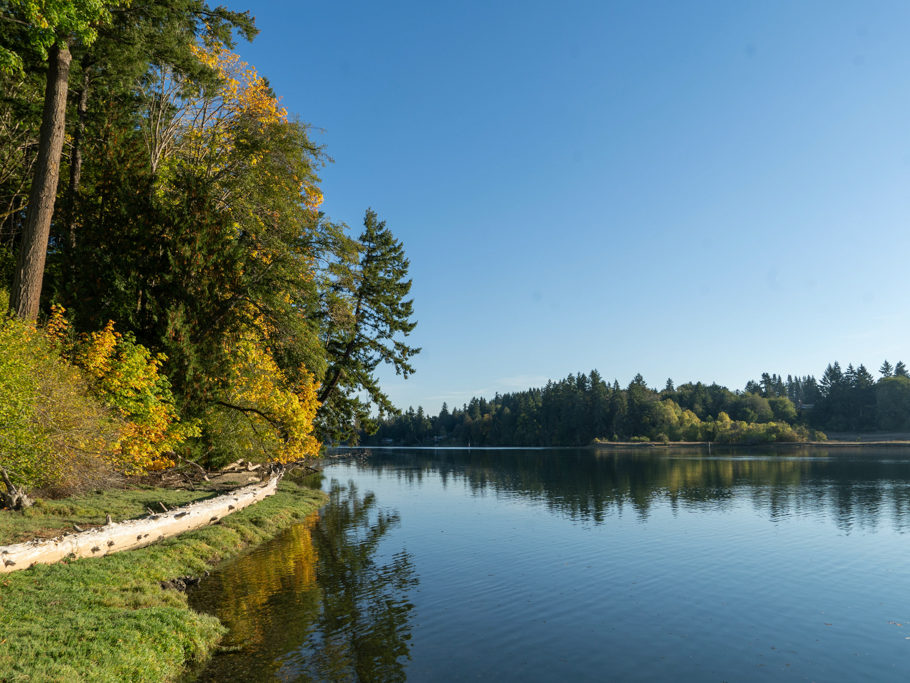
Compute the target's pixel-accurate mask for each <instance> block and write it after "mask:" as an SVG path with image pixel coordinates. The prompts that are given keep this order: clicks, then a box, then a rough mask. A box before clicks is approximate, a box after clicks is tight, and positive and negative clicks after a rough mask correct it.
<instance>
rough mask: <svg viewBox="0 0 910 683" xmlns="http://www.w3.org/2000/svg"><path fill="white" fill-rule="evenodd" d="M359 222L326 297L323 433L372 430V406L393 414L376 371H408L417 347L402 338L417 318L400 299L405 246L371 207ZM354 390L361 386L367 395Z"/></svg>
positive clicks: (404, 287) (406, 286)
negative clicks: (349, 253) (352, 253)
mask: <svg viewBox="0 0 910 683" xmlns="http://www.w3.org/2000/svg"><path fill="white" fill-rule="evenodd" d="M363 227H364V229H363V232H362V233H361V235H360V238H359V240H358V244H357V252H359V253H358V254H357V256H356V257H355V259H352V261H350V262H348V263H345V259H340V260H339V261H336V262H335V263H334V264H332V265H333V266H335V268H334V270H333V271H332V272H331V273H330V274H329V283H328V290H329V292H330V294H331V295H332V296H331V297H330V298H327V304H326V305H327V306H329V307H330V308H331V310H330V311H328V312H327V314H326V315H325V320H326V321H327V322H326V329H325V331H324V339H325V348H326V352H327V354H328V363H329V366H328V370H327V371H326V373H325V377H324V380H323V384H322V388H321V390H320V393H319V402H320V403H321V404H322V407H321V408H320V412H319V414H318V419H319V424H320V431H321V435H322V437H323V438H333V439H337V440H343V439H356V437H357V433H358V428H361V427H362V428H364V430H365V431H367V432H368V433H370V432H372V431H375V421H374V420H373V419H372V418H371V417H370V407H371V406H373V405H375V407H376V408H377V410H378V412H379V416H380V417H382V416H384V415H386V414H396V413H397V410H396V408H395V406H393V405H392V402H391V401H390V400H389V397H388V396H387V395H386V394H385V393H384V392H383V391H382V390H381V389H380V387H379V383H378V380H377V378H376V376H375V374H374V373H375V370H376V368H377V367H378V366H379V364H380V363H386V364H389V365H391V366H393V367H394V368H395V372H396V373H397V374H400V375H403V376H404V377H405V378H407V377H408V376H409V375H410V374H411V373H412V372H414V368H413V367H412V366H411V363H410V359H411V357H412V356H414V355H415V354H417V353H419V352H420V349H419V348H415V347H412V346H409V345H408V344H407V343H406V341H405V339H404V338H405V337H407V336H408V335H409V334H410V333H411V331H412V330H413V329H414V327H415V326H416V325H417V323H416V321H412V320H411V316H412V315H413V309H414V303H413V300H411V299H407V298H406V297H407V296H408V294H409V293H410V291H411V280H409V279H406V278H407V274H408V267H409V265H410V263H409V261H408V259H407V258H406V257H405V254H404V246H403V245H402V243H401V242H400V241H399V240H397V239H395V237H394V235H392V232H391V231H390V230H389V229H388V228H387V227H386V224H385V221H380V220H379V218H378V216H377V215H376V212H375V211H373V210H372V209H367V211H366V215H365V216H364V219H363ZM358 392H366V400H363V399H361V398H360V397H359V396H358V395H357V394H358ZM358 423H359V424H358Z"/></svg>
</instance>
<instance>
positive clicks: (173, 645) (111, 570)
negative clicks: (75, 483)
mask: <svg viewBox="0 0 910 683" xmlns="http://www.w3.org/2000/svg"><path fill="white" fill-rule="evenodd" d="M201 495H203V496H204V495H206V494H204V493H203V494H201ZM209 495H210V494H209ZM199 497H200V493H199V492H196V493H192V492H189V491H170V490H165V489H134V490H125V491H112V492H105V493H103V494H93V495H88V496H80V497H79V498H73V499H68V500H64V501H57V502H46V503H43V504H42V505H41V506H40V508H39V509H38V510H37V511H35V512H32V513H30V514H29V516H22V517H21V518H20V519H16V520H14V519H13V518H14V517H15V514H14V513H7V512H4V513H2V514H0V534H2V538H4V539H11V538H18V537H21V536H22V535H23V534H26V535H27V534H33V533H35V532H40V531H41V530H42V529H44V530H45V531H46V530H49V529H59V528H65V527H66V526H67V525H71V524H72V522H73V521H77V522H79V523H83V524H90V523H98V524H100V523H103V522H104V515H106V514H108V513H110V514H111V515H112V516H113V517H115V518H126V517H131V516H138V515H141V514H142V513H143V512H144V510H145V507H146V506H151V505H153V504H157V502H158V501H161V502H164V503H165V504H166V505H169V506H170V505H178V504H180V503H181V502H187V501H189V500H192V499H193V498H199ZM323 501H324V495H323V494H322V493H320V492H318V491H314V490H310V489H306V488H303V487H299V486H297V485H296V484H293V483H291V482H287V481H285V482H282V484H281V486H280V489H279V492H278V493H277V494H276V495H274V496H272V497H270V498H267V499H265V500H264V501H262V502H260V503H257V504H256V505H253V506H251V507H249V508H246V509H244V510H241V511H240V512H237V513H234V514H232V515H230V516H228V517H226V518H224V519H223V520H222V521H221V522H220V523H219V524H217V525H215V526H212V527H207V528H205V529H201V530H199V531H194V532H191V533H187V534H184V535H182V536H179V537H176V538H172V539H168V540H166V541H162V542H161V543H158V544H155V545H153V546H150V547H148V548H143V549H141V550H134V551H129V552H123V553H118V554H115V555H110V556H108V557H103V558H98V559H86V560H79V561H76V562H72V563H68V564H57V565H42V566H36V567H32V568H31V569H28V570H25V571H21V572H14V573H12V574H8V575H0V680H2V681H63V680H65V681H122V680H130V681H162V680H173V679H175V678H176V677H178V676H179V675H180V674H181V672H182V671H183V669H184V667H185V666H186V664H188V663H190V662H192V661H198V660H200V659H204V658H205V657H207V656H208V654H209V653H210V652H211V651H212V649H213V648H214V647H215V645H216V644H217V642H218V640H219V639H220V637H221V635H222V634H223V632H224V627H223V626H222V625H221V624H220V623H219V622H218V620H217V619H215V618H214V617H211V616H208V615H201V614H197V613H195V612H193V611H191V610H190V609H189V608H188V607H187V601H186V596H185V595H184V594H183V593H179V592H176V591H173V590H164V589H162V588H161V586H160V582H161V581H165V580H167V579H171V578H175V577H179V576H187V575H193V576H197V575H200V574H202V573H203V572H205V571H206V570H207V569H210V568H211V567H212V566H213V565H214V564H216V563H217V562H218V561H219V559H223V558H226V557H229V556H231V555H234V554H236V553H237V552H238V551H239V550H240V549H242V548H243V547H244V546H247V545H250V544H254V543H259V542H262V541H264V540H266V539H267V538H270V537H272V536H274V535H275V534H276V533H277V532H278V531H280V530H282V529H283V528H286V527H287V526H289V525H290V524H293V523H294V522H295V521H297V520H300V519H302V518H304V517H305V516H306V515H308V514H310V513H312V512H313V511H314V510H315V509H317V508H318V507H319V506H320V505H321V504H322V503H323ZM5 542H8V541H5Z"/></svg>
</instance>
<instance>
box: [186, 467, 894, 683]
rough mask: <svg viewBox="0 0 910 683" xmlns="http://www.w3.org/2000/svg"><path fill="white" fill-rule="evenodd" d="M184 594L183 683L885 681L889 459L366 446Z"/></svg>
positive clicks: (890, 671)
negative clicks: (189, 635) (290, 515)
mask: <svg viewBox="0 0 910 683" xmlns="http://www.w3.org/2000/svg"><path fill="white" fill-rule="evenodd" d="M322 486H323V487H324V488H325V489H326V490H332V492H333V493H332V502H331V503H330V504H329V505H328V506H327V507H326V508H325V509H324V510H323V512H322V514H321V516H320V517H318V518H317V517H316V516H314V517H313V518H312V519H310V520H308V521H307V522H306V523H305V524H303V525H300V526H298V527H296V528H294V529H292V530H290V531H288V532H287V533H286V534H285V535H283V536H281V537H279V538H277V539H275V541H273V542H272V543H270V544H266V545H265V546H262V547H260V548H258V549H257V550H256V551H254V552H252V553H250V554H248V555H246V556H244V557H242V558H241V559H240V560H238V561H235V562H233V563H231V564H228V565H227V566H226V567H225V568H224V569H223V570H222V571H220V572H219V573H217V574H214V575H213V576H212V577H211V578H210V579H208V580H206V581H205V582H203V584H202V587H201V588H200V590H199V591H198V592H196V593H194V594H193V596H192V597H191V600H192V604H194V606H196V607H197V608H199V609H205V610H207V611H211V612H213V613H216V614H218V616H219V617H220V618H221V619H222V620H223V621H224V622H225V623H226V624H227V625H228V626H229V627H230V628H231V630H232V633H231V635H230V636H229V639H228V641H227V642H228V643H229V644H231V643H233V644H235V645H236V646H238V649H237V651H235V652H230V653H226V654H220V655H217V656H216V657H215V659H214V661H213V663H212V665H211V667H210V668H209V669H208V670H207V671H206V672H205V673H204V674H203V676H202V679H203V680H275V679H277V680H405V679H407V680H411V681H439V680H490V681H499V680H522V681H553V680H623V681H634V680H643V681H653V680H672V681H688V680H691V681H778V680H788V681H856V680H876V681H903V680H906V679H907V676H908V673H907V663H908V662H910V563H908V561H907V560H908V545H907V542H908V540H910V536H908V531H910V449H865V450H858V449H854V450H836V449H831V450H830V451H818V450H812V451H806V452H795V451H782V452H780V453H773V452H743V451H740V452H739V453H736V454H718V453H716V452H715V453H713V454H710V455H709V454H708V453H701V452H697V451H677V452H674V451H665V450H653V451H652V450H647V451H635V452H626V453H615V452H608V451H591V450H558V451H547V450H518V449H515V450H477V449H474V450H470V451H469V450H454V449H453V450H448V449H439V450H417V449H410V450H405V449H400V450H399V449H395V450H374V451H373V455H372V457H370V458H369V459H366V460H362V461H359V460H358V461H348V462H342V463H339V464H333V465H331V466H329V467H327V468H326V470H325V473H324V477H323V480H322Z"/></svg>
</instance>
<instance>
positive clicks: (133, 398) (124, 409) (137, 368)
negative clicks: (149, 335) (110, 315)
mask: <svg viewBox="0 0 910 683" xmlns="http://www.w3.org/2000/svg"><path fill="white" fill-rule="evenodd" d="M64 313H65V311H64V309H63V307H62V306H54V307H53V308H52V314H51V317H50V320H49V321H48V324H47V327H46V328H45V334H46V336H47V337H48V339H49V340H51V342H52V343H53V345H54V346H55V347H56V348H57V350H58V352H59V353H61V354H62V355H63V357H64V358H68V359H69V360H71V361H72V363H73V364H74V365H76V366H77V367H79V368H80V369H82V371H83V372H84V374H85V376H86V378H87V379H88V382H89V387H90V389H91V391H92V393H93V394H94V395H95V397H96V398H98V399H99V400H100V401H101V402H102V403H104V405H106V406H107V407H109V408H110V409H112V410H113V411H115V413H116V414H117V415H118V416H119V417H120V418H122V420H123V424H124V427H123V430H122V432H121V435H120V438H119V439H118V440H117V442H116V443H115V444H114V449H113V452H114V459H113V464H114V465H115V466H116V467H117V469H118V470H120V471H121V472H123V473H124V474H142V473H144V472H148V471H151V470H160V469H164V468H166V467H170V466H172V465H173V464H174V462H173V460H171V458H170V457H169V454H171V453H172V452H173V451H174V450H175V449H176V448H177V447H178V446H179V445H180V444H181V443H183V442H184V441H185V440H186V439H187V438H189V437H191V436H196V435H198V434H199V428H198V425H197V424H196V423H185V422H181V421H180V418H179V415H178V413H177V408H176V405H175V401H174V395H173V393H172V392H171V385H170V382H169V381H168V378H167V377H166V376H164V375H162V374H161V373H160V372H159V371H160V368H161V365H162V363H163V362H164V361H165V360H166V358H165V356H164V355H163V354H157V355H153V354H152V353H151V352H150V351H149V350H148V349H147V348H145V347H144V346H142V345H141V344H137V343H136V341H135V338H134V337H133V336H132V335H131V334H121V333H120V332H117V331H116V330H115V329H114V323H113V322H108V323H107V325H105V326H104V328H102V329H101V330H99V331H97V332H92V333H90V334H85V335H81V336H80V337H79V338H78V339H75V340H74V339H73V335H72V332H71V328H70V326H69V324H68V323H67V321H66V318H65V317H64Z"/></svg>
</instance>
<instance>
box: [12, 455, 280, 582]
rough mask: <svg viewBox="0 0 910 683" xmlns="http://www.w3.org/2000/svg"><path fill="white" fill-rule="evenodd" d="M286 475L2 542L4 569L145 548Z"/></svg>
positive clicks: (213, 517) (246, 500)
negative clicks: (98, 523) (136, 514)
mask: <svg viewBox="0 0 910 683" xmlns="http://www.w3.org/2000/svg"><path fill="white" fill-rule="evenodd" d="M282 474H283V472H278V473H277V474H274V475H272V476H271V477H270V478H269V479H268V480H267V481H265V482H261V483H256V484H250V485H249V486H244V487H242V488H239V489H235V490H233V491H231V492H230V493H226V494H224V495H221V496H217V497H215V498H209V499H208V500H201V501H198V502H196V503H190V504H189V505H185V506H183V507H180V508H174V509H173V510H170V511H168V512H166V513H153V514H150V515H149V516H148V517H144V518H142V519H131V520H127V521H125V522H114V523H111V524H106V525H105V526H103V527H98V528H95V529H89V530H88V531H83V532H81V533H76V534H64V535H63V536H60V537H58V538H52V539H48V540H34V541H27V542H26V543H16V544H14V545H7V546H0V574H8V573H10V572H14V571H17V570H19V569H28V568H29V567H31V566H32V565H34V564H53V563H55V562H59V561H60V560H63V559H66V558H70V559H80V558H83V557H103V556H104V555H110V554H111V553H119V552H120V551H121V550H134V549H136V548H142V547H144V546H147V545H150V544H152V543H154V542H155V541H160V540H162V539H165V538H170V537H171V536H177V535H178V534H182V533H183V532H185V531H193V530H194V529H201V528H202V527H205V526H208V525H210V524H214V523H215V522H217V521H218V520H220V519H221V518H223V517H225V516H227V515H229V514H231V513H232V512H236V511H237V510H242V509H243V508H245V507H248V506H250V505H252V504H253V503H257V502H259V501H260V500H262V499H263V498H267V497H268V496H271V495H272V494H273V493H275V491H276V490H277V488H278V482H279V481H280V480H281V476H282Z"/></svg>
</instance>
